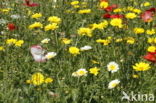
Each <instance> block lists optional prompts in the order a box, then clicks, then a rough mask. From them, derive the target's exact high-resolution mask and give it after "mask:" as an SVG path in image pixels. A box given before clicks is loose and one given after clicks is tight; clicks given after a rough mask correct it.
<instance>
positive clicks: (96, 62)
mask: <svg viewBox="0 0 156 103" xmlns="http://www.w3.org/2000/svg"><path fill="white" fill-rule="evenodd" d="M91 62H92V63H93V64H100V63H99V62H98V61H96V60H91Z"/></svg>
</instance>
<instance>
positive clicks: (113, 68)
mask: <svg viewBox="0 0 156 103" xmlns="http://www.w3.org/2000/svg"><path fill="white" fill-rule="evenodd" d="M107 70H108V71H110V72H112V73H114V72H117V71H118V70H119V65H118V64H117V63H116V62H110V63H108V64H107Z"/></svg>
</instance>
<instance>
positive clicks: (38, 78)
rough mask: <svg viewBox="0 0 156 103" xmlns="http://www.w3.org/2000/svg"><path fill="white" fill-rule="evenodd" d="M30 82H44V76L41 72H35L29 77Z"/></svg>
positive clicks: (38, 83)
mask: <svg viewBox="0 0 156 103" xmlns="http://www.w3.org/2000/svg"><path fill="white" fill-rule="evenodd" d="M31 78H32V79H31V81H32V84H34V85H41V84H43V83H44V76H43V75H42V74H41V73H35V74H33V75H32V77H31Z"/></svg>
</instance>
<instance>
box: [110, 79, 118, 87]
mask: <svg viewBox="0 0 156 103" xmlns="http://www.w3.org/2000/svg"><path fill="white" fill-rule="evenodd" d="M119 83H120V81H119V80H118V79H115V80H112V81H111V82H109V84H108V89H113V88H115V87H116V86H117V85H119Z"/></svg>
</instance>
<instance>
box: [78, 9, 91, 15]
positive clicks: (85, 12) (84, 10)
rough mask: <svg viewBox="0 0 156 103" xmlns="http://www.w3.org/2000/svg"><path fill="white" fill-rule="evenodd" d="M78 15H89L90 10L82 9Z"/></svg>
mask: <svg viewBox="0 0 156 103" xmlns="http://www.w3.org/2000/svg"><path fill="white" fill-rule="evenodd" d="M78 13H79V14H88V13H91V9H83V10H79V11H78Z"/></svg>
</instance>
